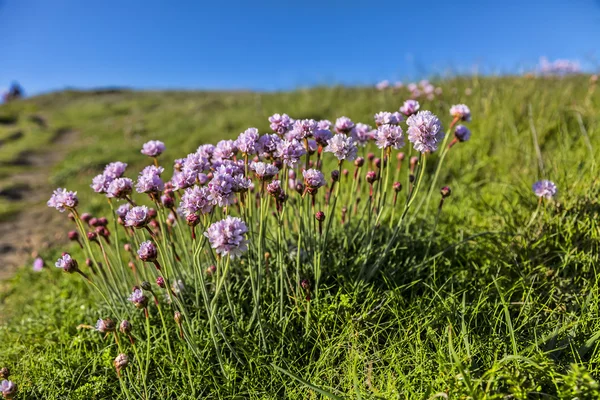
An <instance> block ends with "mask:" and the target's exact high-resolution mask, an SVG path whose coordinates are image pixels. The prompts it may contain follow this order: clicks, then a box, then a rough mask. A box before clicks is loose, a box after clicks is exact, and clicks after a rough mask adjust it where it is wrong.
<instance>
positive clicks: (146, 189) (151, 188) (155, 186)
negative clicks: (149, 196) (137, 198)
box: [135, 165, 165, 193]
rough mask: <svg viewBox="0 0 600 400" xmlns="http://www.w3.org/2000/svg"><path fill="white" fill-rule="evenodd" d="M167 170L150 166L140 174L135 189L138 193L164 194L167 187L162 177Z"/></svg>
mask: <svg viewBox="0 0 600 400" xmlns="http://www.w3.org/2000/svg"><path fill="white" fill-rule="evenodd" d="M164 170H165V169H164V168H163V167H156V166H154V165H149V166H147V167H146V168H144V169H143V170H142V172H140V175H139V176H138V181H137V183H136V185H135V189H136V190H137V192H138V193H157V192H162V190H163V189H164V187H165V184H164V182H163V181H162V179H161V178H160V175H161V174H162V173H163V171H164Z"/></svg>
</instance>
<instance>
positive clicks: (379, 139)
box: [375, 124, 404, 149]
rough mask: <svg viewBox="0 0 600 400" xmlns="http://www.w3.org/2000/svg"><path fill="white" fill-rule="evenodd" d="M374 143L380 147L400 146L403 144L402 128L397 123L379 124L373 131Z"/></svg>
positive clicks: (398, 147) (395, 147)
mask: <svg viewBox="0 0 600 400" xmlns="http://www.w3.org/2000/svg"><path fill="white" fill-rule="evenodd" d="M375 143H377V147H379V148H380V149H387V148H389V147H392V148H394V149H400V148H402V147H403V146H404V135H403V132H402V128H400V127H399V126H397V125H387V124H386V125H380V126H379V127H378V128H377V130H376V131H375Z"/></svg>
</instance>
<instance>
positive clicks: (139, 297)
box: [127, 288, 148, 308]
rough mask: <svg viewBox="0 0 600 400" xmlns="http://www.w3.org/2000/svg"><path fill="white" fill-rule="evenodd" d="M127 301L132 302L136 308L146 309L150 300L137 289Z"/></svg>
mask: <svg viewBox="0 0 600 400" xmlns="http://www.w3.org/2000/svg"><path fill="white" fill-rule="evenodd" d="M127 300H129V301H130V302H132V303H133V304H134V305H135V306H136V308H144V307H146V306H147V305H148V298H147V297H146V296H145V295H144V292H143V291H142V289H140V288H135V289H134V290H133V292H131V294H130V295H129V297H128V298H127Z"/></svg>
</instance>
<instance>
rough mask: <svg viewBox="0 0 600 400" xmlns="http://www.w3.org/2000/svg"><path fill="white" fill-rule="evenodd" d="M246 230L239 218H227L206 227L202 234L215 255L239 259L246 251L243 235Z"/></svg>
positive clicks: (246, 246)
mask: <svg viewBox="0 0 600 400" xmlns="http://www.w3.org/2000/svg"><path fill="white" fill-rule="evenodd" d="M247 232H248V228H247V227H246V224H245V223H244V221H242V220H241V219H239V218H236V217H231V216H227V217H226V218H225V219H223V220H221V221H217V222H215V223H213V224H212V225H210V226H209V227H208V230H207V231H206V232H205V233H204V236H206V237H207V238H208V240H209V242H210V245H211V247H212V248H213V249H215V251H216V252H217V254H219V255H221V256H229V257H230V258H232V259H233V258H236V257H241V255H242V254H243V253H245V252H246V251H247V250H248V241H247V240H246V239H245V237H244V235H245V234H246V233H247Z"/></svg>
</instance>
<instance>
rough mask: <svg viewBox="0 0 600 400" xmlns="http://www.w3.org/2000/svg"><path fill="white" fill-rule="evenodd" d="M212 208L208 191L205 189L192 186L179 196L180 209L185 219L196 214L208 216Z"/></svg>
mask: <svg viewBox="0 0 600 400" xmlns="http://www.w3.org/2000/svg"><path fill="white" fill-rule="evenodd" d="M212 208H213V204H212V202H211V200H210V190H209V189H208V188H207V187H198V186H194V187H191V188H188V189H186V190H185V192H184V193H183V195H182V196H181V203H180V209H181V211H183V215H185V216H186V217H187V216H188V215H191V214H195V213H197V212H200V213H201V214H208V213H209V212H211V211H212Z"/></svg>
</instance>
